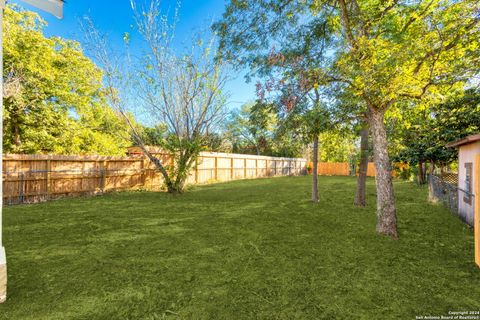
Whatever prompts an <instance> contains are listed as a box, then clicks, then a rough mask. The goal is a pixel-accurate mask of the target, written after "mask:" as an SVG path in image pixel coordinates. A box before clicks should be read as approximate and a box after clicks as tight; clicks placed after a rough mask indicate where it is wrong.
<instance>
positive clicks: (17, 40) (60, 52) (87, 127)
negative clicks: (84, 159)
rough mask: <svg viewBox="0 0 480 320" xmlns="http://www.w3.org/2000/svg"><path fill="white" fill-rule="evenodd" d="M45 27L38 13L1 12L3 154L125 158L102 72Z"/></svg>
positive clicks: (126, 140) (124, 142) (122, 128)
mask: <svg viewBox="0 0 480 320" xmlns="http://www.w3.org/2000/svg"><path fill="white" fill-rule="evenodd" d="M45 27H46V22H45V21H43V20H42V19H41V18H40V17H39V16H38V15H37V14H36V13H33V12H29V11H25V10H22V9H21V8H20V7H16V6H8V7H7V9H6V10H5V20H4V35H5V37H4V40H5V41H4V74H3V79H4V83H5V86H4V91H5V92H4V93H5V94H4V106H5V118H4V121H5V131H4V151H6V152H14V153H57V154H85V153H88V154H105V155H120V154H124V153H125V150H126V147H128V145H129V138H128V135H126V134H125V133H126V132H127V128H126V126H125V125H124V123H123V122H122V121H121V120H120V119H119V118H118V117H117V115H116V114H115V112H114V111H113V110H112V109H111V108H109V107H108V104H107V102H106V100H105V96H104V91H103V87H102V70H100V69H99V68H98V67H97V66H96V65H95V64H94V63H93V62H92V61H91V60H90V59H88V58H87V57H85V55H84V54H83V51H82V49H81V47H80V45H79V44H78V43H77V42H74V41H70V40H65V39H62V38H58V37H52V38H48V37H46V36H45V35H44V33H43V30H44V28H45Z"/></svg>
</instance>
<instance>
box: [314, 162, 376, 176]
mask: <svg viewBox="0 0 480 320" xmlns="http://www.w3.org/2000/svg"><path fill="white" fill-rule="evenodd" d="M309 166H310V168H312V166H313V163H311V162H310V163H309ZM357 170H358V166H357ZM350 171H351V169H350V165H349V164H348V162H319V163H318V169H317V172H318V174H319V175H321V176H349V175H351V172H350ZM375 174H376V171H375V165H374V163H373V162H369V163H368V170H367V176H368V177H375Z"/></svg>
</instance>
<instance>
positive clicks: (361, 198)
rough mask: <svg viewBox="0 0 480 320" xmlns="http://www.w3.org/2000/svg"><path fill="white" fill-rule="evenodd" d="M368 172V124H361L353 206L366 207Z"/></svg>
mask: <svg viewBox="0 0 480 320" xmlns="http://www.w3.org/2000/svg"><path fill="white" fill-rule="evenodd" d="M367 170H368V124H367V123H365V122H364V123H363V127H362V130H361V131H360V167H359V170H358V177H357V192H356V193H355V201H354V204H355V205H356V206H362V207H364V206H365V205H366V195H365V192H366V182H367Z"/></svg>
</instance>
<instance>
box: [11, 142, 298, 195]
mask: <svg viewBox="0 0 480 320" xmlns="http://www.w3.org/2000/svg"><path fill="white" fill-rule="evenodd" d="M130 154H131V155H130V156H128V157H104V156H56V155H18V154H6V155H4V160H3V170H4V177H3V183H4V185H3V186H4V189H3V190H4V193H3V198H4V203H6V204H17V203H34V202H39V201H45V200H51V199H57V198H61V197H66V196H79V195H88V194H101V193H104V192H108V191H117V190H132V189H147V190H161V189H162V187H163V179H162V176H161V174H160V173H159V172H158V171H157V170H156V169H155V167H154V165H153V164H152V163H151V162H150V161H149V160H148V159H147V158H145V157H143V156H141V155H138V154H135V152H132V150H130ZM155 155H156V156H157V157H159V158H162V160H163V161H164V163H169V161H171V157H170V156H169V155H168V154H162V153H155ZM305 168H306V160H305V159H300V158H276V157H263V156H253V155H241V154H228V153H210V152H202V153H201V154H200V157H199V158H198V160H197V163H196V165H195V166H194V168H193V169H192V170H191V172H190V174H189V177H188V180H187V183H189V184H205V183H211V182H216V181H230V180H238V179H254V178H262V177H272V176H285V175H299V174H304V173H306V170H305Z"/></svg>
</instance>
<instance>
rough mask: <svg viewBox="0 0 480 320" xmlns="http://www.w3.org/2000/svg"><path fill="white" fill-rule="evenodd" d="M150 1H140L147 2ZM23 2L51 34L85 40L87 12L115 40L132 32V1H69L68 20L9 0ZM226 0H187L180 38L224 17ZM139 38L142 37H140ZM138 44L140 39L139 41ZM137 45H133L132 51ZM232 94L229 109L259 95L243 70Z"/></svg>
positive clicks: (168, 3)
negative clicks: (82, 23) (82, 27)
mask: <svg viewBox="0 0 480 320" xmlns="http://www.w3.org/2000/svg"><path fill="white" fill-rule="evenodd" d="M147 1H148V0H137V3H146V2H147ZM8 2H10V3H17V4H20V5H21V6H22V7H24V8H25V9H29V10H32V11H36V12H38V13H39V14H40V15H41V16H42V17H43V18H44V19H45V20H46V21H47V22H48V27H47V28H46V30H45V33H46V35H47V36H53V35H55V36H61V37H63V38H68V39H74V40H78V41H80V42H81V39H82V38H83V36H82V34H81V32H80V30H79V26H78V20H79V19H80V18H82V17H83V16H85V15H88V16H90V17H91V18H92V20H93V21H94V23H95V24H96V26H97V28H98V29H100V30H101V31H102V32H103V33H106V34H108V35H109V37H110V39H111V41H114V43H118V44H119V45H121V44H122V39H123V34H124V33H125V32H130V33H131V32H132V25H133V19H132V10H131V7H130V0H66V3H65V7H64V19H63V20H58V19H56V18H55V17H53V16H51V15H49V14H47V13H43V12H41V11H39V10H36V9H35V8H33V7H31V6H29V5H26V4H25V3H22V2H21V1H19V0H11V1H8ZM226 2H227V1H226V0H183V1H181V7H180V21H179V24H178V27H177V39H178V40H182V41H187V40H189V39H190V36H191V34H192V32H193V31H195V29H198V28H202V27H205V26H208V25H209V24H210V22H212V21H214V20H217V19H219V18H220V17H221V15H222V13H223V11H224V8H225V4H226ZM176 3H177V1H176V0H162V6H164V7H165V9H168V8H171V9H172V10H173V8H174V7H175V5H176ZM135 36H136V35H135V34H133V35H132V38H133V41H132V46H135ZM137 38H138V37H137ZM137 43H138V42H137ZM134 49H135V48H134V47H133V48H132V50H134ZM226 90H227V91H228V92H229V93H230V98H229V102H228V108H236V107H239V106H240V105H241V104H242V103H244V102H247V101H250V100H252V99H254V98H255V84H254V83H248V84H247V83H245V80H244V77H243V73H242V72H239V73H238V75H237V77H236V78H235V79H232V80H231V81H230V82H229V83H228V84H227V87H226Z"/></svg>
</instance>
